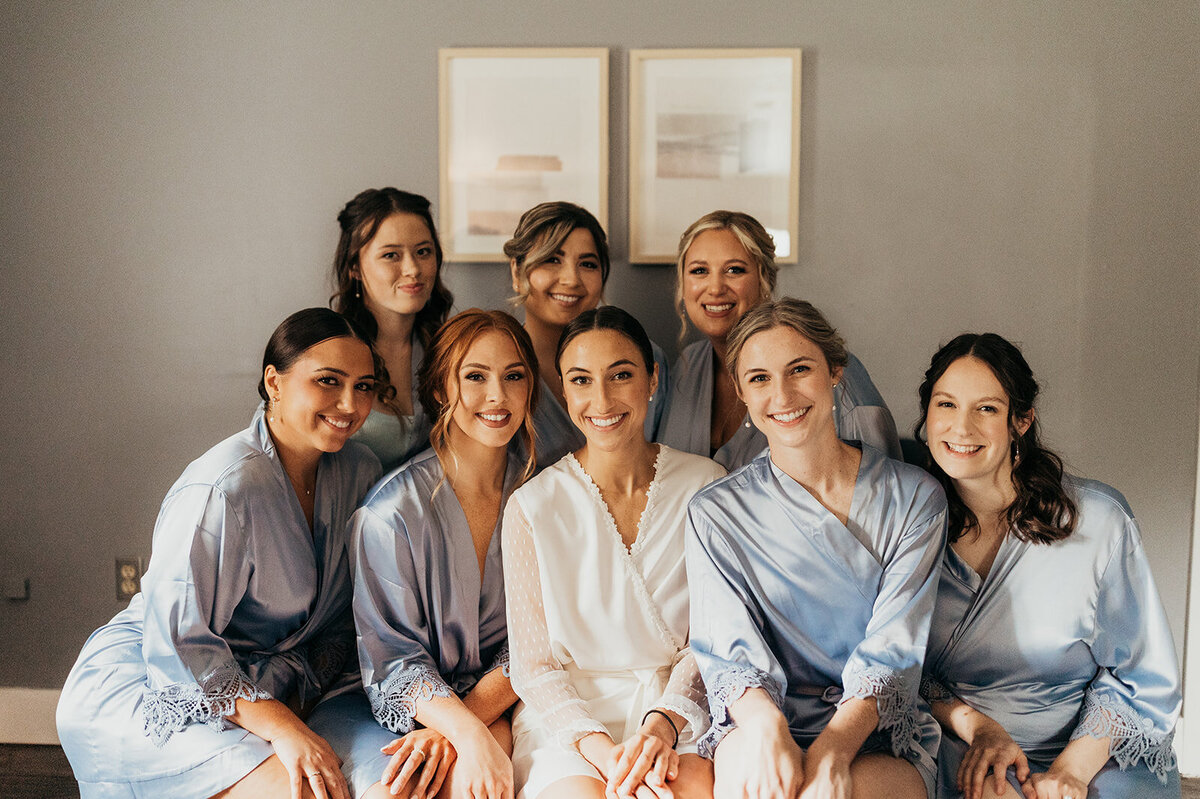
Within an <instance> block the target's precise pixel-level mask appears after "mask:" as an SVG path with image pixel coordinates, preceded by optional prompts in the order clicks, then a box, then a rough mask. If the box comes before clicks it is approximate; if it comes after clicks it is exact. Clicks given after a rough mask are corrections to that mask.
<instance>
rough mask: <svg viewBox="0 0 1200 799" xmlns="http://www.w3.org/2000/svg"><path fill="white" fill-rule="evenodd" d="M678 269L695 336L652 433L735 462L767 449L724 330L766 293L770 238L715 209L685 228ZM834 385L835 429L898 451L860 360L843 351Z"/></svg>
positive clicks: (686, 319) (771, 286)
mask: <svg viewBox="0 0 1200 799" xmlns="http://www.w3.org/2000/svg"><path fill="white" fill-rule="evenodd" d="M676 269H677V271H676V284H675V303H676V308H677V309H678V311H679V315H680V319H681V320H682V322H683V328H684V332H685V333H686V332H687V329H688V324H689V323H690V324H691V326H692V327H693V328H695V330H696V331H697V332H698V333H700V334H701V335H702V336H703V338H702V339H701V340H699V341H697V342H695V343H693V344H691V345H690V346H688V347H686V348H685V349H684V351H683V353H682V354H681V355H680V356H679V360H678V361H677V362H676V364H675V367H674V369H673V370H672V372H671V391H670V394H669V396H668V398H667V411H666V413H665V415H664V417H663V420H662V422H661V424H660V426H659V429H658V440H659V441H661V442H663V443H664V444H667V445H668V446H672V447H675V448H676V449H681V450H683V451H685V452H694V453H696V454H698V455H708V456H710V457H712V458H713V459H714V460H716V461H717V462H718V463H720V464H721V465H722V466H724V467H725V468H727V469H730V470H733V469H736V468H738V467H740V466H743V465H745V464H747V463H749V462H750V461H751V460H753V459H754V458H755V457H756V456H757V455H758V454H759V453H761V452H762V451H763V450H764V449H766V446H767V440H766V438H765V437H764V436H763V433H762V432H761V431H760V430H758V429H757V428H756V427H754V426H753V424H752V423H751V419H750V416H749V415H748V414H747V412H746V405H745V403H743V402H742V400H741V398H740V397H739V396H738V392H737V389H736V388H735V386H734V384H733V380H732V379H731V378H730V376H729V370H728V369H727V368H726V357H727V352H726V351H727V345H726V337H727V336H728V335H729V331H730V330H732V329H733V326H734V325H735V324H737V322H738V320H739V319H741V318H742V317H743V316H744V315H745V314H746V312H747V311H749V310H750V309H751V308H754V307H755V306H757V305H758V304H759V303H761V302H765V301H766V300H770V299H771V297H772V296H773V295H774V293H775V282H776V279H777V277H778V273H779V266H778V265H777V264H776V263H775V243H774V241H773V240H772V239H771V235H770V234H769V233H767V231H766V229H765V228H763V226H762V225H761V224H760V223H759V222H758V220H757V219H755V218H754V217H752V216H750V215H749V214H744V213H741V212H738V211H713V212H712V213H709V214H705V215H704V216H702V217H700V218H699V219H697V220H696V221H695V222H693V223H692V225H691V226H690V227H689V228H688V229H687V230H685V231H684V232H683V235H682V236H681V237H680V239H679V253H678V257H677V260H676ZM836 394H837V396H836V397H835V398H834V402H835V405H836V410H835V413H834V423H835V425H836V426H837V433H838V436H839V437H840V438H843V439H848V440H858V441H862V442H863V443H865V444H870V445H871V446H873V447H875V448H876V449H879V450H881V451H883V452H884V453H886V454H887V455H889V456H890V457H893V458H897V459H899V458H900V457H901V455H900V438H899V436H898V435H897V433H896V423H895V421H894V420H893V419H892V413H891V411H889V410H888V407H887V404H886V403H885V402H884V401H883V397H882V396H880V394H879V391H878V390H877V389H876V388H875V384H874V383H872V382H871V376H870V375H869V374H867V370H866V367H864V366H863V365H862V362H861V361H859V360H858V359H857V358H855V357H854V356H853V355H851V354H850V353H847V354H846V365H845V368H844V370H843V376H842V380H841V382H840V383H839V384H838V388H837V390H836Z"/></svg>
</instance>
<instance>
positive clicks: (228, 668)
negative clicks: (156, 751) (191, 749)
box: [142, 661, 271, 746]
mask: <svg viewBox="0 0 1200 799" xmlns="http://www.w3.org/2000/svg"><path fill="white" fill-rule="evenodd" d="M270 698H271V695H270V694H269V693H267V692H266V691H263V690H261V689H260V688H259V687H258V686H256V685H255V684H254V683H253V682H251V681H250V678H249V677H247V676H246V675H245V674H244V673H243V672H242V669H241V667H240V666H238V664H237V663H235V662H233V661H229V662H227V663H224V664H222V665H221V666H218V667H217V668H216V669H213V671H211V672H210V673H209V674H208V676H207V677H205V678H204V679H202V680H200V682H199V683H174V684H173V685H168V686H167V687H165V688H162V689H160V690H157V691H153V690H149V689H147V691H146V693H145V695H144V697H143V699H142V726H143V729H144V730H145V733H146V735H148V736H149V737H150V740H152V741H154V744H155V746H162V745H163V744H165V743H166V742H167V740H168V739H169V738H170V737H171V736H172V735H173V734H174V733H176V732H178V731H179V730H182V729H183V728H184V727H186V726H187V725H188V724H190V723H192V722H203V723H205V724H208V725H209V726H211V727H213V728H214V729H217V730H223V729H225V726H226V723H227V722H226V721H225V717H226V716H228V715H229V714H230V713H233V711H234V709H235V708H236V706H237V700H238V699H245V700H247V701H249V702H254V701H257V700H259V699H270Z"/></svg>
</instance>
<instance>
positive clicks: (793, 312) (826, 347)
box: [725, 297, 849, 385]
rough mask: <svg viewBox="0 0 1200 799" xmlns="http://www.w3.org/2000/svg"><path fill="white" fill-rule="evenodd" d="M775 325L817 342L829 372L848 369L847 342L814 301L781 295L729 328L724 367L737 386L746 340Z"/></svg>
mask: <svg viewBox="0 0 1200 799" xmlns="http://www.w3.org/2000/svg"><path fill="white" fill-rule="evenodd" d="M776 327H790V328H791V329H792V330H795V331H796V332H797V333H799V334H800V335H802V336H804V337H805V338H806V339H808V340H809V341H811V342H812V343H813V344H816V345H817V349H819V350H820V351H821V354H822V355H824V356H825V362H826V363H827V364H828V365H829V371H830V372H832V371H833V370H834V369H836V368H839V367H841V368H845V366H846V363H847V362H848V360H849V358H848V357H847V355H846V342H845V341H844V340H843V339H842V337H841V335H839V334H838V332H837V329H836V328H834V326H833V325H831V324H829V320H828V319H826V318H825V315H824V314H822V313H821V312H820V311H819V310H817V308H816V306H814V305H813V304H812V303H811V302H808V301H806V300H797V299H795V298H794V297H781V298H780V299H778V300H767V301H766V302H763V303H761V304H759V305H757V306H755V307H754V308H751V309H750V310H749V311H747V312H746V315H745V316H743V317H742V318H741V319H739V320H738V323H737V324H736V325H734V326H733V329H732V330H730V331H729V337H728V339H726V347H727V350H726V355H725V368H727V369H728V370H729V375H730V377H732V378H733V383H734V385H738V372H737V368H738V359H739V358H740V357H741V355H742V348H743V347H745V346H746V342H747V341H749V340H750V338H751V337H752V336H754V335H756V334H758V333H763V332H765V331H767V330H771V329H773V328H776Z"/></svg>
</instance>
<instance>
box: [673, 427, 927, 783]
mask: <svg viewBox="0 0 1200 799" xmlns="http://www.w3.org/2000/svg"><path fill="white" fill-rule="evenodd" d="M945 531H946V498H945V495H944V494H943V492H942V489H941V487H940V486H939V485H938V483H937V481H935V480H934V479H933V478H932V477H930V476H929V475H928V474H926V473H925V472H924V471H922V470H920V469H918V468H916V467H915V466H909V465H907V464H904V463H900V462H899V461H895V460H892V459H891V458H888V457H886V456H884V455H883V453H881V452H879V451H878V450H875V449H872V448H871V447H867V446H864V447H863V448H862V461H861V463H860V465H859V470H858V478H857V481H856V483H855V488H854V496H853V500H852V501H851V505H850V512H849V521H848V523H847V524H842V523H841V522H840V521H838V519H837V517H835V516H834V515H833V514H832V513H830V512H829V511H828V510H826V509H825V507H824V506H822V505H821V504H820V503H819V502H817V500H816V499H814V498H813V497H812V495H810V494H809V493H808V491H806V490H805V489H804V488H803V487H802V486H801V485H800V484H799V483H797V482H796V481H794V480H792V478H790V477H788V476H787V475H786V474H784V472H783V471H782V470H780V469H779V468H778V467H776V466H775V465H774V464H773V463H771V461H770V458H769V455H763V456H761V457H759V458H757V459H755V460H754V461H752V462H751V463H750V464H749V465H748V466H746V467H745V468H744V469H741V470H740V471H737V472H734V473H733V474H731V475H729V476H728V477H726V478H725V479H723V480H719V481H717V482H715V483H713V484H711V485H710V486H708V487H707V488H704V489H702V490H701V491H700V492H699V493H697V494H696V496H695V497H694V498H693V499H692V501H691V504H690V505H689V507H688V538H687V567H688V581H689V582H690V583H691V584H692V585H695V586H703V589H702V590H697V591H695V592H693V594H692V608H691V636H692V637H691V645H692V651H693V652H694V653H695V655H696V661H697V662H698V663H699V665H700V672H701V674H702V675H703V677H704V684H705V687H706V688H707V689H708V704H709V711H710V712H711V713H712V718H713V726H712V728H711V729H710V730H709V732H708V734H707V735H706V737H705V739H704V741H703V743H704V744H705V745H704V746H703V747H702V751H703V752H711V751H712V750H713V749H714V748H715V747H716V745H717V744H719V743H720V741H721V739H722V738H723V737H724V736H725V734H726V733H728V732H729V731H730V730H731V729H733V728H734V727H735V726H736V724H735V722H734V721H733V719H732V718H731V716H730V714H729V706H730V704H732V703H733V702H734V701H735V700H736V699H737V698H738V697H740V696H741V695H742V693H743V692H744V691H745V689H747V688H751V687H757V688H762V689H764V690H765V691H766V692H767V693H768V694H769V695H770V696H771V697H772V699H774V700H775V702H776V704H778V705H779V707H780V709H781V710H782V711H783V715H784V718H785V719H786V720H787V723H788V727H789V729H790V730H791V732H792V736H793V737H794V738H795V739H796V742H797V743H799V744H800V746H801V747H804V748H807V747H808V746H809V745H811V744H812V742H813V741H814V740H815V739H816V737H817V735H818V734H820V732H821V731H822V730H823V729H824V728H825V726H826V725H827V724H828V723H829V720H830V719H831V718H832V717H833V714H834V711H835V710H836V709H837V706H838V704H839V703H840V702H842V701H845V700H846V699H850V698H854V697H863V698H866V697H875V698H876V699H877V701H878V709H879V725H878V729H877V730H876V732H874V733H872V735H871V737H870V738H868V740H867V742H866V744H865V745H864V751H886V752H890V753H893V754H895V755H897V756H901V757H905V758H907V759H908V760H910V761H911V762H912V763H913V764H914V765H915V766H916V767H917V770H918V771H919V772H920V773H921V776H922V778H923V779H924V780H925V782H926V786H927V788H929V790H930V792H931V795H932V787H933V780H934V756H935V755H936V753H937V746H938V737H939V735H938V725H937V722H936V721H934V720H933V717H932V716H931V715H930V713H929V709H928V706H927V705H926V704H925V702H924V700H922V699H921V698H920V697H919V695H918V690H919V687H920V680H921V664H922V662H923V661H924V659H925V643H926V637H927V635H928V632H929V621H930V616H931V614H932V613H933V604H934V598H935V595H936V593H937V583H938V574H939V565H940V553H941V548H942V546H943V544H944V542H945Z"/></svg>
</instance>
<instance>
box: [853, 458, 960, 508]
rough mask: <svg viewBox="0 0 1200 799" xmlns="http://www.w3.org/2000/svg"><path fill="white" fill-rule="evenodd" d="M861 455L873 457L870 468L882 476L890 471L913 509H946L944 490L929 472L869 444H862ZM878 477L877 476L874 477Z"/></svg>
mask: <svg viewBox="0 0 1200 799" xmlns="http://www.w3.org/2000/svg"><path fill="white" fill-rule="evenodd" d="M862 448H863V457H864V458H868V457H869V458H873V459H875V463H874V464H873V465H871V466H869V468H870V469H877V470H878V471H877V474H878V475H880V476H882V475H883V474H886V473H888V472H890V473H891V474H892V475H893V478H894V479H895V480H896V481H897V482H898V483H899V485H900V486H901V487H902V489H903V494H904V495H905V496H908V497H910V504H911V506H912V507H913V508H914V509H917V510H920V509H925V513H926V514H932V513H939V512H941V511H944V510H945V509H946V492H945V490H944V489H943V488H942V484H941V483H939V482H938V481H937V479H936V478H935V477H934V476H933V475H931V474H930V473H929V472H927V471H925V470H924V469H922V468H921V467H920V466H916V465H914V464H911V463H905V462H904V461H898V460H896V459H895V458H889V457H888V456H887V454H886V453H884V452H881V451H879V450H877V449H875V448H874V447H872V446H871V445H869V444H863V445H862ZM876 479H878V478H876Z"/></svg>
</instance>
